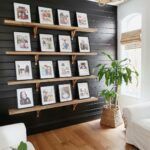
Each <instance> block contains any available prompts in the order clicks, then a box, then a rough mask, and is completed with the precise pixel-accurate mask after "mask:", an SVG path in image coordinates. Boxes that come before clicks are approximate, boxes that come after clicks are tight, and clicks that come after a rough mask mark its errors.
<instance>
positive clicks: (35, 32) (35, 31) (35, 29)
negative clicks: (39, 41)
mask: <svg viewBox="0 0 150 150" xmlns="http://www.w3.org/2000/svg"><path fill="white" fill-rule="evenodd" d="M37 31H38V27H37V26H35V27H33V35H34V38H36V37H37Z"/></svg>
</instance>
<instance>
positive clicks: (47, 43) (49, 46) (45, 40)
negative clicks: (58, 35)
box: [40, 34, 55, 52]
mask: <svg viewBox="0 0 150 150" xmlns="http://www.w3.org/2000/svg"><path fill="white" fill-rule="evenodd" d="M40 45H41V51H43V52H54V51H55V46H54V39H53V35H50V34H40Z"/></svg>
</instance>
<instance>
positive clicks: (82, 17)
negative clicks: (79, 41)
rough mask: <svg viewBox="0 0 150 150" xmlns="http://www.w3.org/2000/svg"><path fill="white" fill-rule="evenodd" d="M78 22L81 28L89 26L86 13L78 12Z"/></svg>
mask: <svg viewBox="0 0 150 150" xmlns="http://www.w3.org/2000/svg"><path fill="white" fill-rule="evenodd" d="M76 17H77V24H78V27H81V28H89V23H88V17H87V14H86V13H81V12H76Z"/></svg>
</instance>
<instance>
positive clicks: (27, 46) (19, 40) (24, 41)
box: [14, 32, 31, 51]
mask: <svg viewBox="0 0 150 150" xmlns="http://www.w3.org/2000/svg"><path fill="white" fill-rule="evenodd" d="M14 41H15V50H16V51H31V41H30V34H29V33H25V32H14Z"/></svg>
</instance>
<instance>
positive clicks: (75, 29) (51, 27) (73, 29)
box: [4, 19, 97, 38]
mask: <svg viewBox="0 0 150 150" xmlns="http://www.w3.org/2000/svg"><path fill="white" fill-rule="evenodd" d="M4 24H6V25H11V26H19V27H31V28H33V32H34V37H35V38H36V36H37V30H38V28H40V29H49V30H62V31H71V36H72V38H74V36H75V34H76V32H88V33H92V32H96V31H97V29H96V28H81V27H74V26H71V27H68V26H60V25H47V24H41V23H35V22H19V21H15V20H7V19H5V20H4Z"/></svg>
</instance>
